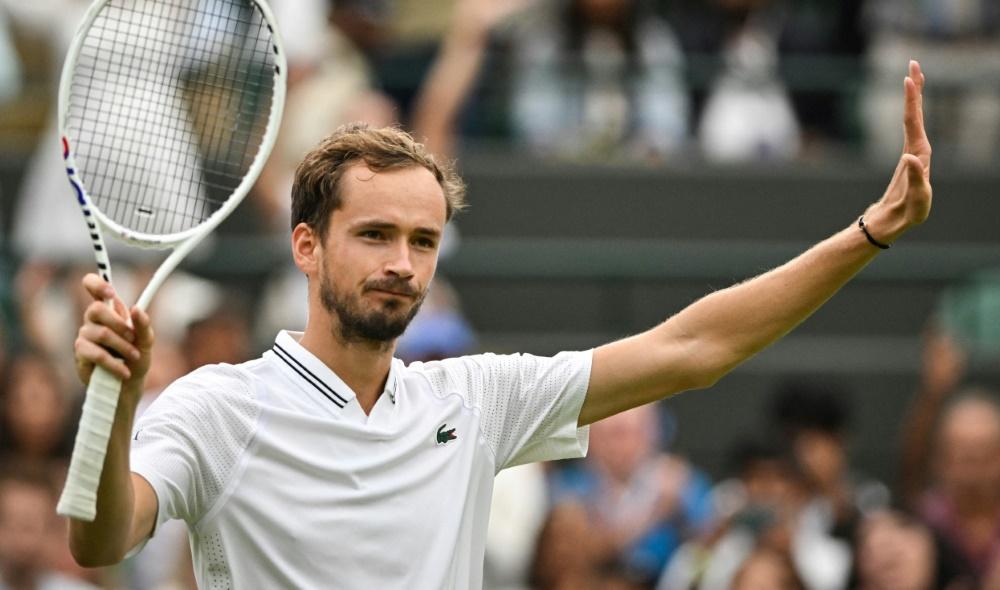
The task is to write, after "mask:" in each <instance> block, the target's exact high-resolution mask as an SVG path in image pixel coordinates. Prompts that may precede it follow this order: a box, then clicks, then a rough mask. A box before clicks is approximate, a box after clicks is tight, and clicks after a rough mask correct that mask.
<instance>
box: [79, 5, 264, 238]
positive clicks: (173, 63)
mask: <svg viewBox="0 0 1000 590" xmlns="http://www.w3.org/2000/svg"><path fill="white" fill-rule="evenodd" d="M272 43H273V41H272V32H271V31H270V29H269V28H268V26H267V23H266V21H265V20H264V19H263V18H262V16H261V15H260V13H259V9H258V8H257V6H256V4H255V3H254V2H252V0H159V1H150V0H113V2H109V3H108V4H106V5H105V7H104V9H103V10H102V12H101V13H100V14H99V15H97V17H96V18H95V20H94V22H93V24H92V26H91V28H90V30H89V31H88V33H87V38H86V39H85V41H84V43H83V46H82V49H81V51H80V54H79V58H78V61H77V65H76V68H75V70H74V76H73V81H72V85H71V89H70V100H69V105H70V106H69V112H68V113H67V117H68V119H67V122H68V125H67V127H68V129H69V130H70V133H71V140H72V141H73V142H74V147H75V149H76V163H77V168H78V174H79V176H80V177H81V179H82V180H83V182H84V183H85V185H86V187H87V190H88V194H89V195H90V196H91V200H92V201H93V203H94V204H95V205H96V206H97V207H98V208H99V209H100V210H101V211H102V212H103V213H104V214H105V215H106V216H107V217H108V218H110V219H111V220H112V221H114V222H116V223H118V224H119V225H121V226H122V227H125V228H127V229H130V230H132V231H137V232H142V233H148V234H171V233H177V232H180V231H184V230H187V229H190V228H192V227H194V226H196V225H198V224H199V223H201V222H203V221H204V220H205V219H207V218H208V217H209V216H210V215H211V214H212V213H213V212H214V211H216V210H218V209H219V208H220V207H221V206H222V205H223V204H224V203H225V202H226V200H227V199H228V198H230V197H231V196H232V194H233V192H234V191H236V190H237V187H238V186H239V185H240V184H241V182H242V181H243V178H244V177H245V175H246V174H247V171H248V170H249V168H250V166H251V165H252V164H253V162H254V160H255V158H256V156H257V154H258V152H259V150H260V146H261V143H262V141H263V137H264V136H265V134H266V132H267V129H268V117H267V115H268V114H269V113H270V110H271V100H272V96H273V92H274V67H275V65H274V64H275V60H274V53H273V51H274V50H273V47H272Z"/></svg>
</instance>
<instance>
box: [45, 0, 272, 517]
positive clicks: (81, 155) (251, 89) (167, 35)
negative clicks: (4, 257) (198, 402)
mask: <svg viewBox="0 0 1000 590" xmlns="http://www.w3.org/2000/svg"><path fill="white" fill-rule="evenodd" d="M286 70H287V65H286V62H285V55H284V51H283V50H282V45H281V41H280V39H279V36H278V31H277V27H276V26H275V22H274V17H273V15H272V13H271V10H270V8H269V7H268V5H267V4H266V3H265V2H264V1H263V0H97V1H96V2H94V4H93V5H91V7H90V9H89V10H88V12H87V14H86V16H85V17H84V20H83V22H82V23H81V25H80V28H79V30H78V31H77V33H76V37H75V39H74V41H73V44H72V46H71V47H70V50H69V54H68V55H67V58H66V63H65V65H64V67H63V72H62V79H61V81H60V86H59V129H60V133H61V135H62V144H63V145H62V147H63V157H64V158H65V161H66V173H67V174H68V175H69V181H70V184H72V186H73V188H74V189H75V192H76V196H77V200H78V201H79V204H80V208H81V210H82V211H83V218H84V220H85V221H86V223H87V229H88V231H89V233H90V237H91V240H92V243H93V247H94V254H95V257H96V259H97V268H98V270H99V272H100V275H101V276H102V277H103V278H104V280H106V281H108V282H111V262H110V260H109V258H108V253H107V249H106V247H105V244H104V239H103V237H102V236H103V235H105V234H109V235H111V236H113V237H115V238H118V239H119V240H122V241H124V242H126V243H128V244H130V245H132V246H137V247H140V248H156V249H172V250H173V251H172V252H171V253H170V254H169V255H168V256H167V257H166V259H165V260H164V261H163V262H162V263H161V265H160V267H159V268H158V269H157V271H156V272H155V273H154V274H153V277H152V278H151V280H150V282H149V284H148V286H147V287H146V288H145V290H144V291H143V292H142V295H141V296H140V297H139V300H138V301H137V302H136V305H137V306H138V307H140V308H142V309H145V308H146V307H147V306H148V305H149V302H150V300H151V299H152V298H153V295H154V294H155V293H156V291H157V289H158V288H159V287H160V285H161V284H162V283H163V281H164V279H166V277H167V276H168V275H169V274H170V272H171V271H173V269H174V268H175V267H176V266H177V264H178V263H180V261H181V260H182V259H183V258H184V257H185V256H186V255H187V254H188V253H189V252H190V251H191V250H192V249H193V248H194V247H195V246H196V245H197V244H198V243H199V242H200V241H201V240H202V239H203V238H204V237H205V236H206V235H208V234H209V233H210V232H211V231H212V230H213V229H215V227H217V226H218V225H219V223H221V222H222V221H223V220H224V219H225V218H226V217H227V216H228V215H229V214H230V213H231V212H232V211H233V209H235V208H236V206H237V205H238V204H239V203H240V201H242V200H243V198H244V197H245V196H246V194H247V192H248V191H249V190H250V188H251V187H252V186H253V184H254V182H255V181H256V179H257V176H258V175H259V174H260V171H261V168H262V167H263V166H264V162H265V160H266V159H267V156H268V154H269V153H270V151H271V148H272V147H273V146H274V141H275V137H276V135H277V133H278V126H279V122H280V120H281V112H282V109H283V107H284V102H285V83H286ZM109 304H110V302H109ZM120 391H121V381H119V380H118V379H117V378H116V377H115V376H113V375H112V374H111V373H109V372H108V371H106V370H104V369H102V368H101V367H96V368H95V370H94V372H93V375H92V376H91V378H90V383H89V385H88V388H87V396H86V399H85V400H84V405H83V414H82V416H81V418H80V427H79V431H78V433H77V437H76V442H75V445H74V448H73V457H72V460H71V462H70V467H69V472H68V474H67V479H66V485H65V487H64V489H63V492H62V496H61V497H60V499H59V505H58V507H57V511H58V512H59V514H62V515H64V516H70V517H72V518H76V519H80V520H86V521H93V520H94V517H95V516H96V502H97V488H98V484H99V482H100V480H101V471H102V469H103V466H104V457H105V454H106V452H107V443H108V437H109V436H110V433H111V426H112V423H113V421H114V417H115V409H116V407H117V405H118V396H119V393H120Z"/></svg>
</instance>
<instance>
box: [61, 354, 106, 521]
mask: <svg viewBox="0 0 1000 590" xmlns="http://www.w3.org/2000/svg"><path fill="white" fill-rule="evenodd" d="M121 389H122V382H121V381H120V380H119V379H118V377H116V376H115V375H114V374H112V373H110V372H109V371H107V370H105V369H104V368H102V367H100V366H97V367H94V372H93V373H92V374H91V376H90V383H89V384H88V386H87V397H86V398H85V399H84V401H83V414H82V415H81V416H80V428H79V430H78V431H77V433H76V442H75V443H74V445H73V457H72V459H71V460H70V463H69V471H68V472H67V474H66V485H65V486H64V487H63V491H62V496H60V498H59V504H58V506H56V512H58V513H59V514H61V515H63V516H68V517H70V518H75V519H77V520H85V521H87V522H92V521H93V520H94V518H95V517H96V516H97V488H98V486H99V485H100V483H101V471H102V470H103V469H104V457H105V455H106V454H107V452H108V438H109V437H110V436H111V427H112V425H113V424H114V421H115V410H116V409H117V408H118V396H119V394H120V393H121Z"/></svg>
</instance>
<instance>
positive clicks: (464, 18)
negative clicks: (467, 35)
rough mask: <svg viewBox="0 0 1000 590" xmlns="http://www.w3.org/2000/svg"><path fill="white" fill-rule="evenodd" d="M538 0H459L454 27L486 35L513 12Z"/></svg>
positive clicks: (454, 16)
mask: <svg viewBox="0 0 1000 590" xmlns="http://www.w3.org/2000/svg"><path fill="white" fill-rule="evenodd" d="M536 1H537V0H459V2H458V4H457V6H456V7H455V13H454V15H453V18H454V22H453V23H452V28H453V29H458V30H465V31H467V32H474V33H476V34H480V35H485V34H487V33H489V31H490V30H491V29H493V28H494V27H496V26H497V25H499V24H500V23H501V22H503V21H504V20H505V19H507V18H508V17H510V16H512V15H513V14H515V13H517V12H519V11H521V10H524V9H525V8H527V7H528V6H531V5H532V4H534V3H535V2H536Z"/></svg>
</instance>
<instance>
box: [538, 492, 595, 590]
mask: <svg viewBox="0 0 1000 590" xmlns="http://www.w3.org/2000/svg"><path fill="white" fill-rule="evenodd" d="M592 533H593V531H592V529H591V528H590V524H589V517H588V516H587V510H586V509H585V508H584V507H583V506H581V505H580V504H577V503H575V502H565V503H562V504H560V505H558V506H556V507H555V508H553V509H552V511H551V512H550V513H549V516H548V518H547V519H546V520H545V524H544V525H543V526H542V530H541V533H539V535H538V546H537V548H536V550H535V559H534V563H533V564H532V566H531V579H532V587H533V588H536V589H537V590H599V589H600V587H601V586H600V580H599V576H600V567H599V565H598V558H597V554H596V553H597V552H596V549H595V548H594V546H593V545H594V540H595V539H594V537H593V534H592Z"/></svg>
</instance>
